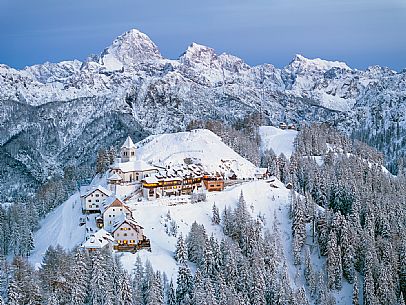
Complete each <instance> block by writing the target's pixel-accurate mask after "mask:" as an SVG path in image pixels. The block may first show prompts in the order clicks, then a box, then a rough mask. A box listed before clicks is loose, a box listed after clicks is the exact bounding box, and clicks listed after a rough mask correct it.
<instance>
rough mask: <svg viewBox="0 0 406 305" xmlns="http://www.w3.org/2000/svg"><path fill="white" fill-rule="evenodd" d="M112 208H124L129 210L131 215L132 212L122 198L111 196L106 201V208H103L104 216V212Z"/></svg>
mask: <svg viewBox="0 0 406 305" xmlns="http://www.w3.org/2000/svg"><path fill="white" fill-rule="evenodd" d="M111 207H123V208H125V209H127V210H128V211H129V212H130V213H131V210H130V209H129V207H128V206H126V205H125V204H124V202H123V201H122V200H121V199H120V198H118V197H116V196H110V197H108V198H107V199H106V202H105V204H104V207H103V214H104V212H106V210H107V209H108V208H111Z"/></svg>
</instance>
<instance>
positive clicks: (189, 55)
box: [179, 42, 216, 66]
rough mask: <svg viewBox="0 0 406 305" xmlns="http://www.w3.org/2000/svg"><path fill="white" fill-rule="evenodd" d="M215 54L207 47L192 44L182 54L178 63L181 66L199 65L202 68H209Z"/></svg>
mask: <svg viewBox="0 0 406 305" xmlns="http://www.w3.org/2000/svg"><path fill="white" fill-rule="evenodd" d="M215 58H216V53H215V52H214V49H212V48H209V47H207V46H204V45H201V44H198V43H195V42H193V43H192V44H191V45H190V46H189V47H188V48H187V50H186V51H185V53H183V54H182V55H181V56H180V58H179V61H180V62H181V63H183V64H186V65H188V64H190V63H192V62H193V63H200V64H203V65H204V66H210V64H211V62H212V61H213V60H215Z"/></svg>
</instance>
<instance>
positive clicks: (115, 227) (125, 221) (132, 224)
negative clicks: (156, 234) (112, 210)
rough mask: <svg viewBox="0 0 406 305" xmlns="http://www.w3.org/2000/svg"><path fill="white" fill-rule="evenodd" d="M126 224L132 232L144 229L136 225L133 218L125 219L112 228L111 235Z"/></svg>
mask: <svg viewBox="0 0 406 305" xmlns="http://www.w3.org/2000/svg"><path fill="white" fill-rule="evenodd" d="M125 223H126V224H128V225H129V226H130V227H132V228H133V229H134V230H136V231H139V230H140V229H144V228H143V227H142V226H141V225H140V224H139V223H137V222H136V221H135V220H134V219H133V218H125V219H124V220H123V221H122V222H119V223H117V224H116V225H115V226H114V229H113V231H112V233H114V232H115V231H117V230H118V229H119V228H120V227H121V226H122V225H123V224H125Z"/></svg>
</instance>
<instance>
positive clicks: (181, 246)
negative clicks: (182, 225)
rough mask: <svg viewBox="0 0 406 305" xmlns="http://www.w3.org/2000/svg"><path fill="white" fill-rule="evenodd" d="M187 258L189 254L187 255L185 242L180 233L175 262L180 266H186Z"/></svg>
mask: <svg viewBox="0 0 406 305" xmlns="http://www.w3.org/2000/svg"><path fill="white" fill-rule="evenodd" d="M187 257H188V254H187V249H186V246H185V242H184V241H183V236H182V233H180V234H179V237H178V241H177V243H176V249H175V260H176V261H177V262H178V263H179V264H181V265H184V264H186V261H187Z"/></svg>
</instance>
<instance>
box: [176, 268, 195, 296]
mask: <svg viewBox="0 0 406 305" xmlns="http://www.w3.org/2000/svg"><path fill="white" fill-rule="evenodd" d="M176 284H177V287H176V302H177V304H182V302H186V301H191V300H192V299H193V289H194V285H193V276H192V273H191V272H190V269H189V267H187V266H185V265H181V266H180V267H179V271H178V278H177V280H176Z"/></svg>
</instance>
